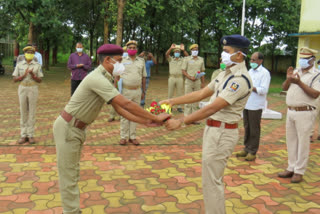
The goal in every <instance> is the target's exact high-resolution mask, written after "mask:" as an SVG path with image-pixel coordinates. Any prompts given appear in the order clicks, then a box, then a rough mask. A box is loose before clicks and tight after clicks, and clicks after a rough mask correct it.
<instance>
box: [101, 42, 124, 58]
mask: <svg viewBox="0 0 320 214" xmlns="http://www.w3.org/2000/svg"><path fill="white" fill-rule="evenodd" d="M97 53H98V54H112V55H122V54H123V49H122V47H120V46H119V45H114V44H104V45H102V46H100V47H99V48H98V51H97Z"/></svg>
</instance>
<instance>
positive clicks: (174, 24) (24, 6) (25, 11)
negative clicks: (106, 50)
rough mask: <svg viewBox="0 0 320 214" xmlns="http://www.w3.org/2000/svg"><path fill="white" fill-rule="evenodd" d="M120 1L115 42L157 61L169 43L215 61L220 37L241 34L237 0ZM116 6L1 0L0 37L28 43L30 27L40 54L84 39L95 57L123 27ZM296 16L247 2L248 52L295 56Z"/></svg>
mask: <svg viewBox="0 0 320 214" xmlns="http://www.w3.org/2000/svg"><path fill="white" fill-rule="evenodd" d="M121 1H123V0H121ZM124 2H125V6H124V10H123V29H122V40H118V41H117V43H118V44H120V43H121V45H124V44H125V43H126V42H127V41H128V40H130V39H134V40H137V41H138V44H139V45H138V48H139V50H140V51H143V50H147V51H152V52H153V53H154V54H156V55H157V57H158V58H159V57H160V58H161V56H163V55H164V53H165V52H166V50H167V49H168V48H169V47H170V45H171V44H172V43H177V44H179V43H184V44H185V45H186V47H188V46H189V45H190V44H192V43H198V44H199V46H200V53H201V54H204V53H211V54H212V55H214V56H215V60H216V62H217V63H218V60H219V55H220V53H221V45H220V39H221V37H222V36H224V35H229V34H236V33H237V34H240V31H241V29H240V28H241V18H242V1H239V0H170V1H167V0H126V1H124ZM118 3H119V0H68V1H63V0H0V15H2V19H1V21H0V23H1V25H0V36H4V35H6V33H13V34H14V35H15V38H16V40H17V41H19V42H20V43H26V41H27V38H28V37H27V36H28V33H29V28H30V23H32V24H33V26H34V38H35V39H36V40H37V41H38V42H40V43H41V44H43V45H42V46H43V47H42V48H43V49H44V50H46V49H54V48H56V49H57V48H58V47H59V50H61V51H64V52H70V51H71V50H73V49H74V45H75V43H76V42H78V41H82V42H83V43H84V44H85V47H86V48H87V49H89V50H90V55H94V54H95V53H94V50H95V49H96V48H97V47H98V46H99V45H101V44H102V43H103V42H106V39H107V41H108V42H109V43H116V40H117V38H118V37H117V33H118V35H119V33H120V32H119V31H118V27H121V26H119V25H117V15H118V7H117V6H118ZM299 17H300V0H281V1H280V2H279V1H275V0H246V19H245V36H246V37H248V38H249V39H250V40H251V52H253V51H256V50H260V49H261V50H263V49H262V48H261V46H262V45H263V44H265V43H268V50H270V52H269V54H270V55H274V54H275V53H277V50H279V47H281V46H283V45H288V47H287V49H288V51H289V52H290V51H291V52H292V53H294V51H293V50H295V49H296V39H295V38H292V37H288V34H289V33H293V32H298V28H299ZM6 23H7V24H6ZM119 29H120V31H121V28H119ZM117 31H118V32H117ZM105 34H107V35H105ZM162 58H164V57H162Z"/></svg>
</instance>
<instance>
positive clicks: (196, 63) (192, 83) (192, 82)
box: [182, 44, 205, 124]
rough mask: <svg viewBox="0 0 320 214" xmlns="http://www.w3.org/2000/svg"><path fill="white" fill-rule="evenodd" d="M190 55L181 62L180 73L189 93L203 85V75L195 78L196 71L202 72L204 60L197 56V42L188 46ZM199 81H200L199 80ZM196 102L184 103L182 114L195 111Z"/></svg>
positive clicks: (186, 91) (186, 92) (186, 114)
mask: <svg viewBox="0 0 320 214" xmlns="http://www.w3.org/2000/svg"><path fill="white" fill-rule="evenodd" d="M189 49H190V51H191V56H188V57H185V59H184V61H183V64H182V73H183V75H184V76H185V77H186V79H185V86H184V88H185V89H184V90H185V92H184V93H185V94H189V93H191V92H193V91H198V90H199V89H200V88H203V87H204V76H202V77H200V79H201V80H200V79H197V78H196V74H197V73H198V72H204V71H205V67H204V60H203V58H202V57H200V56H198V53H199V47H198V45H197V44H193V45H191V46H190V48H189ZM200 81H201V82H200ZM197 106H198V104H197V103H193V104H189V103H188V104H185V106H184V115H185V116H188V115H189V114H191V113H192V112H195V111H196V110H197V109H198V108H197ZM194 124H198V122H194Z"/></svg>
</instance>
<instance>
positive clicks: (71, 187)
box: [53, 44, 169, 214]
mask: <svg viewBox="0 0 320 214" xmlns="http://www.w3.org/2000/svg"><path fill="white" fill-rule="evenodd" d="M97 53H98V57H99V61H100V65H99V66H98V67H97V68H96V69H95V70H94V71H92V72H91V73H90V74H89V75H88V76H87V77H86V78H85V79H84V80H83V81H82V83H81V84H80V85H79V87H78V88H77V90H76V91H75V93H74V94H73V96H72V97H71V99H70V101H69V102H68V104H67V105H66V106H65V108H64V110H63V111H62V112H61V115H60V116H59V117H58V118H57V119H56V121H55V123H54V125H53V136H54V140H55V143H56V150H57V166H58V172H59V186H60V193H61V200H62V206H63V213H64V214H78V213H81V211H80V199H79V188H78V185H77V182H78V180H79V168H80V166H79V165H80V163H79V162H80V157H81V150H82V147H83V143H84V141H85V137H86V133H85V129H86V127H87V126H88V125H89V124H91V123H92V122H93V121H94V120H95V119H96V118H97V116H98V114H99V112H100V110H101V108H102V106H103V104H104V103H106V102H107V103H108V104H111V105H112V106H113V107H114V108H115V110H116V111H117V112H118V113H119V114H120V115H122V116H123V117H125V118H127V119H128V120H132V121H135V122H138V123H141V124H145V125H147V126H152V125H155V124H154V123H158V124H161V123H162V121H163V120H165V119H167V118H168V116H169V115H167V114H162V115H157V116H156V115H153V114H151V113H149V112H147V111H145V110H143V109H142V108H141V107H140V106H139V105H137V104H136V103H134V102H132V101H130V100H128V99H126V98H125V97H124V96H122V95H121V94H120V93H119V92H118V90H117V89H116V88H115V87H114V86H113V83H112V81H113V76H119V75H121V74H122V73H123V71H124V66H123V64H122V63H121V60H122V53H123V50H122V48H121V47H120V46H117V45H113V44H104V45H102V46H101V47H100V48H99V49H98V50H97Z"/></svg>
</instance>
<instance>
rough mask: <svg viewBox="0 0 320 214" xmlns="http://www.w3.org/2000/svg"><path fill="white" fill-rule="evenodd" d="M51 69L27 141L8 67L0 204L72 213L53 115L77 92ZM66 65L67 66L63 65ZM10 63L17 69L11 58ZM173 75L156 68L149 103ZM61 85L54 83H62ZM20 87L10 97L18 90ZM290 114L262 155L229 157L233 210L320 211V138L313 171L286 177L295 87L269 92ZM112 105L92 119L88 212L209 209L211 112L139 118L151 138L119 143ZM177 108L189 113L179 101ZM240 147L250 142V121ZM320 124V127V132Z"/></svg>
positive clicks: (84, 201) (30, 213)
mask: <svg viewBox="0 0 320 214" xmlns="http://www.w3.org/2000/svg"><path fill="white" fill-rule="evenodd" d="M56 69H57V71H55V72H52V71H50V72H45V78H44V81H43V83H42V84H40V86H39V91H40V93H39V100H38V107H37V123H36V130H35V136H36V140H37V144H35V145H29V144H25V145H18V144H17V143H16V141H17V139H18V138H19V133H20V127H19V119H20V118H19V117H20V116H19V107H18V106H19V100H18V96H17V85H16V84H12V81H11V75H10V74H6V75H4V76H1V77H0V84H1V86H3V87H2V90H0V98H1V100H6V102H3V103H2V109H3V111H0V121H2V123H0V213H1V214H5V213H8V214H9V213H10V214H46V213H50V214H51V213H52V214H57V213H59V214H60V213H62V208H61V198H60V194H59V186H58V172H57V166H56V151H55V147H54V146H55V144H54V141H53V136H52V124H53V121H54V120H55V118H56V117H57V116H58V115H59V112H60V111H61V110H62V109H63V107H64V106H65V104H66V103H67V101H68V99H69V93H66V91H67V92H69V91H70V81H69V80H66V77H68V78H69V75H68V74H69V73H68V71H67V70H66V69H64V68H63V69H62V68H56ZM59 69H60V70H59ZM7 70H10V68H8V69H7ZM166 84H167V75H162V74H161V75H154V76H153V77H152V79H151V82H150V88H149V89H148V94H147V99H146V102H147V104H148V103H150V102H151V101H152V100H153V99H155V98H156V99H157V100H161V99H165V98H166V97H167V90H166V88H165V87H166ZM53 89H54V90H53ZM8 97H10V99H8ZM268 103H269V104H268V105H269V108H271V109H272V110H276V111H279V112H281V113H283V116H284V117H283V119H281V120H262V130H261V131H262V133H261V140H260V142H261V143H260V150H259V152H258V154H257V155H258V156H257V159H256V160H255V161H253V162H247V161H244V159H243V158H236V157H235V153H233V155H232V156H231V157H230V159H229V160H228V163H227V164H228V166H227V168H226V169H225V173H224V174H225V177H224V183H225V193H226V210H227V214H229V213H236V214H239V213H245V214H247V213H283V214H284V213H320V188H319V186H320V156H319V155H320V148H319V146H320V141H318V140H316V141H315V142H314V143H312V144H311V145H310V157H309V164H308V170H307V172H306V174H305V175H304V181H303V182H302V183H300V184H291V183H290V179H283V178H278V177H277V173H278V172H280V171H282V170H283V169H285V168H286V166H287V150H286V141H285V140H286V139H285V119H286V115H285V114H286V105H285V97H284V96H280V95H278V94H269V95H268ZM109 110H110V107H109V106H103V108H102V111H101V113H100V114H99V116H98V118H97V120H96V121H95V122H94V123H93V124H92V125H90V126H89V127H88V129H87V140H86V142H85V145H84V148H83V151H82V156H81V163H80V169H81V171H80V181H79V188H80V204H81V208H82V211H83V214H89V213H90V214H100V213H101V214H103V213H108V214H109V213H116V214H120V213H123V214H127V213H132V214H140V213H141V214H144V213H152V214H156V213H159V214H167V213H172V214H177V213H187V214H193V213H195V214H203V213H204V204H203V195H202V181H201V170H202V168H201V158H202V153H201V149H202V148H201V147H202V132H203V129H204V127H205V123H204V121H202V123H201V124H200V125H197V126H194V125H189V126H186V127H184V128H181V129H180V130H178V131H173V132H169V131H167V130H165V129H164V128H163V127H154V128H146V127H144V126H142V125H138V129H137V139H138V140H139V141H140V142H141V145H140V146H138V147H136V146H133V145H127V146H119V145H118V141H119V140H120V130H119V126H120V123H119V122H118V121H117V122H113V123H108V122H107V120H108V113H109ZM174 115H175V116H177V117H181V116H182V114H180V113H177V112H175V111H174ZM239 125H240V140H239V143H238V145H237V146H236V148H235V152H237V151H240V150H241V149H242V148H243V133H244V129H243V124H242V122H240V123H239ZM316 134H317V133H315V135H314V137H315V136H317V135H316Z"/></svg>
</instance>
